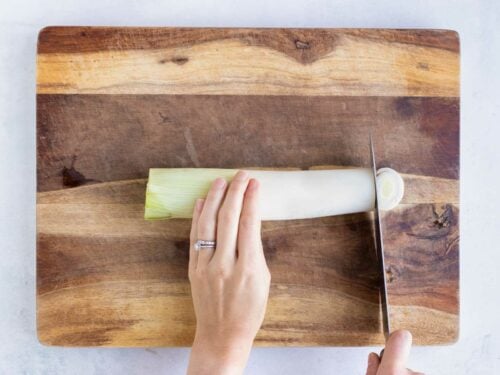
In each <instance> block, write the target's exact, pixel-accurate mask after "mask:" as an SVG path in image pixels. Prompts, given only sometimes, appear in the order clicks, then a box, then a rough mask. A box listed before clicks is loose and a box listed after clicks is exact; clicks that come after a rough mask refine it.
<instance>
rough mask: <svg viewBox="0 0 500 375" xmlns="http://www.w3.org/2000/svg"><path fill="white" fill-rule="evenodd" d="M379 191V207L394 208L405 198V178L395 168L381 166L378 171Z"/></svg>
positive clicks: (382, 208)
mask: <svg viewBox="0 0 500 375" xmlns="http://www.w3.org/2000/svg"><path fill="white" fill-rule="evenodd" d="M377 191H378V204H379V208H380V209H381V210H383V211H388V210H392V209H393V208H394V207H396V206H397V205H398V204H399V203H400V202H401V200H402V199H403V195H404V181H403V178H402V177H401V176H400V175H399V173H398V172H396V171H395V170H394V169H391V168H380V169H379V170H378V171H377Z"/></svg>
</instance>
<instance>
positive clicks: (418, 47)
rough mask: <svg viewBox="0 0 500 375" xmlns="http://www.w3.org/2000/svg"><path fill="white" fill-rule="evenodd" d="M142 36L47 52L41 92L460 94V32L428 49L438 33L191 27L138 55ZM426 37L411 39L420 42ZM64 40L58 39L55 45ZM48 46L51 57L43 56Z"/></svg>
mask: <svg viewBox="0 0 500 375" xmlns="http://www.w3.org/2000/svg"><path fill="white" fill-rule="evenodd" d="M46 33H49V34H52V33H51V31H50V29H49V30H43V31H42V32H41V34H40V37H39V44H41V45H42V46H46V45H47V44H49V45H50V43H48V42H47V40H50V37H47V36H46V35H45V34H46ZM81 33H84V34H85V35H84V36H82V34H81ZM87 33H88V32H87V31H85V30H83V31H80V33H79V34H77V35H76V36H75V37H76V38H77V40H82V39H83V40H86V39H88V38H89V36H88V34H87ZM106 33H107V34H111V35H106ZM141 33H142V32H141V30H138V31H137V30H134V29H132V30H129V33H124V30H120V31H119V32H118V33H117V35H115V38H116V39H113V30H110V29H108V30H104V32H103V33H101V34H100V35H103V34H104V38H105V41H107V42H108V44H107V46H109V48H99V44H96V46H95V47H93V48H90V49H89V48H84V51H85V53H82V52H81V51H78V53H75V50H72V49H71V48H63V49H62V51H57V52H55V51H54V50H53V49H52V48H51V47H50V46H49V47H39V55H38V63H37V92H38V93H43V94H82V93H93V94H169V95H174V94H182V95H190V94H191V95H192V94H209V95H227V94H230V95H300V96H303V95H315V96H318V95H326V96H332V95H341V96H347V95H350V96H367V95H377V96H447V97H450V96H451V97H456V96H459V92H458V89H459V85H458V77H459V75H458V71H459V70H458V69H459V54H458V51H457V47H456V45H457V40H456V35H455V34H454V33H448V34H446V32H442V34H443V35H445V36H446V38H445V39H447V40H448V41H449V45H448V46H446V45H445V46H443V44H444V43H443V41H444V40H445V39H442V43H441V44H440V45H429V44H428V43H426V41H425V40H426V39H427V38H432V35H435V33H436V32H434V34H432V33H431V34H430V35H428V36H424V37H423V38H422V39H424V41H423V42H422V43H419V42H416V43H415V44H413V43H412V42H411V41H412V39H411V38H404V37H403V36H401V37H400V40H402V41H403V43H399V42H398V41H399V39H398V38H394V32H393V33H386V34H383V33H380V34H378V37H377V38H373V37H371V36H372V35H373V33H369V32H367V33H366V34H365V33H359V32H358V33H355V32H349V31H343V32H342V31H338V32H334V31H332V30H330V31H329V32H328V31H326V32H325V31H319V30H318V31H317V32H316V33H315V32H314V31H313V30H311V31H303V32H298V31H296V32H295V34H294V33H293V31H291V30H290V31H284V32H283V31H280V30H277V31H276V32H273V31H272V30H260V31H259V30H251V29H250V30H241V29H240V30H238V32H237V33H231V32H227V33H224V31H223V30H219V31H216V32H214V31H212V30H205V32H204V33H205V34H206V35H204V36H202V37H199V38H198V37H195V36H198V35H199V34H200V32H199V31H197V30H196V29H194V30H190V29H188V30H186V31H185V32H177V33H176V32H172V33H170V34H169V35H167V36H164V38H168V39H167V40H168V42H163V40H164V39H162V36H158V35H156V36H155V37H156V39H148V42H149V43H150V44H151V45H153V47H151V48H140V47H145V46H144V45H139V46H134V43H133V42H130V41H129V40H130V39H135V38H136V37H135V35H136V34H139V35H140V34H141ZM421 33H422V34H425V32H421ZM403 34H404V33H403ZM179 35H182V36H179ZM384 36H385V37H386V38H387V39H388V40H390V41H391V43H387V42H386V40H384V38H383V37H384ZM453 36H455V38H453ZM189 38H193V39H189ZM381 39H382V40H381ZM419 39H420V38H418V37H415V36H413V40H417V41H418V40H419ZM438 39H439V38H438ZM192 40H196V42H194V43H192V42H190V41H192ZM61 41H62V40H61V38H58V39H57V40H56V41H55V43H58V42H59V43H60V42H61ZM122 42H123V43H124V44H125V46H122V44H121V43H122ZM74 43H76V41H74ZM64 45H65V46H66V44H64ZM101 47H102V46H101ZM134 47H139V48H140V49H135V48H134ZM47 48H48V49H49V51H50V53H44V51H46V49H47ZM353 61H355V64H353Z"/></svg>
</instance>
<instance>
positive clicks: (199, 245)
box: [194, 240, 215, 250]
mask: <svg viewBox="0 0 500 375" xmlns="http://www.w3.org/2000/svg"><path fill="white" fill-rule="evenodd" d="M194 249H195V250H202V249H212V250H213V249H215V241H206V240H198V241H196V242H195V244H194Z"/></svg>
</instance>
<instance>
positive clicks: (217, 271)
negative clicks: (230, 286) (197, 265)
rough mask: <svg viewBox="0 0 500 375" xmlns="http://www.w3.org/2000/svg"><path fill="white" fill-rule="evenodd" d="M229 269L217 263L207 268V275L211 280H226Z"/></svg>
mask: <svg viewBox="0 0 500 375" xmlns="http://www.w3.org/2000/svg"><path fill="white" fill-rule="evenodd" d="M229 274H230V270H229V268H228V267H226V266H225V265H223V264H217V265H214V266H212V267H210V268H209V277H210V279H213V280H226V279H227V278H228V277H229Z"/></svg>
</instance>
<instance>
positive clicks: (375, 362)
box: [366, 353, 380, 375]
mask: <svg viewBox="0 0 500 375" xmlns="http://www.w3.org/2000/svg"><path fill="white" fill-rule="evenodd" d="M379 365H380V358H379V357H378V355H376V354H375V353H370V354H369V355H368V367H367V369H366V375H377V370H378V366H379Z"/></svg>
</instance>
